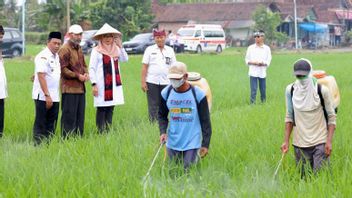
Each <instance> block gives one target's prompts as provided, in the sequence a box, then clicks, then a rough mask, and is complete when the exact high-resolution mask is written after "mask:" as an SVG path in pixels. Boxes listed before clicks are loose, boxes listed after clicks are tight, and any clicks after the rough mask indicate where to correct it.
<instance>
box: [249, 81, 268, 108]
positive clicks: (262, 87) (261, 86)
mask: <svg viewBox="0 0 352 198" xmlns="http://www.w3.org/2000/svg"><path fill="white" fill-rule="evenodd" d="M258 81H259V90H260V99H261V101H262V102H265V100H266V93H265V92H266V79H265V78H259V77H253V76H250V86H251V98H250V100H251V101H250V102H251V104H254V103H255V99H256V97H257V88H258Z"/></svg>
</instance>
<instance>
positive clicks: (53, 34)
mask: <svg viewBox="0 0 352 198" xmlns="http://www.w3.org/2000/svg"><path fill="white" fill-rule="evenodd" d="M53 38H56V39H60V40H61V32H50V33H49V37H48V40H50V39H53Z"/></svg>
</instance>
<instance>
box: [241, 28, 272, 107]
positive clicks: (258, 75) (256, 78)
mask: <svg viewBox="0 0 352 198" xmlns="http://www.w3.org/2000/svg"><path fill="white" fill-rule="evenodd" d="M264 36H265V34H264V31H262V30H259V31H257V32H254V39H255V43H254V44H252V45H250V46H249V47H248V49H247V53H246V58H245V61H246V64H247V65H248V67H249V71H248V75H249V79H250V88H251V97H250V103H251V104H254V103H255V101H256V96H257V88H258V82H259V90H260V99H261V101H262V102H265V100H266V69H267V68H268V67H269V65H270V62H271V50H270V48H269V47H268V46H267V45H265V44H264Z"/></svg>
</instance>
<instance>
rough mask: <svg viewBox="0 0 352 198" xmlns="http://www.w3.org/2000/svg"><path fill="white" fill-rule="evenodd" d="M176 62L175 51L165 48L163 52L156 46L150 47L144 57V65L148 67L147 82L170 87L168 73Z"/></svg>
mask: <svg viewBox="0 0 352 198" xmlns="http://www.w3.org/2000/svg"><path fill="white" fill-rule="evenodd" d="M174 62H176V56H175V52H174V50H173V49H172V48H171V47H169V46H166V45H165V46H164V48H163V50H160V48H159V47H158V46H157V45H156V44H154V45H152V46H149V47H148V48H147V49H146V50H145V52H144V55H143V60H142V63H143V64H147V65H148V71H147V77H146V82H148V83H152V84H157V85H168V84H169V79H168V78H167V73H168V71H169V68H170V67H171V65H172V64H173V63H174Z"/></svg>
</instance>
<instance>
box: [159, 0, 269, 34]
mask: <svg viewBox="0 0 352 198" xmlns="http://www.w3.org/2000/svg"><path fill="white" fill-rule="evenodd" d="M155 3H157V1H153V4H154V7H153V11H154V14H155V19H154V22H155V23H156V24H157V26H158V27H159V28H161V29H165V30H172V31H173V32H176V31H177V30H178V29H179V28H180V27H181V26H182V25H186V24H194V23H206V24H219V25H221V26H222V27H223V28H224V30H225V32H226V34H227V36H230V37H231V38H232V39H234V40H236V39H238V40H247V39H248V37H249V36H250V35H251V29H250V28H251V27H252V26H253V25H254V21H253V20H252V13H253V11H254V10H255V9H256V7H257V6H259V5H264V6H268V5H269V3H253V2H250V3H195V4H168V5H165V6H161V5H158V4H155Z"/></svg>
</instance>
